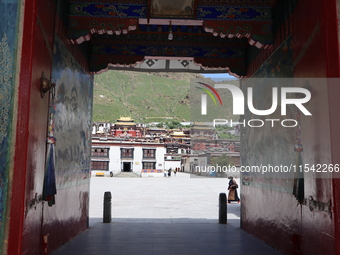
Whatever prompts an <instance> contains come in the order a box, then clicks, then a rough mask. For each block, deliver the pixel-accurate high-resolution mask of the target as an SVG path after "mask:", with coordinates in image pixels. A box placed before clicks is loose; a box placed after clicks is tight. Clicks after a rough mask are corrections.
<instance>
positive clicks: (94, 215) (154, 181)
mask: <svg viewBox="0 0 340 255" xmlns="http://www.w3.org/2000/svg"><path fill="white" fill-rule="evenodd" d="M227 183H228V180H227V179H222V178H204V177H192V176H190V175H188V174H184V173H177V176H172V177H171V178H168V177H163V178H110V177H92V178H91V195H90V228H89V229H88V230H86V231H84V232H83V233H81V234H80V235H78V236H77V237H75V238H74V239H72V240H71V241H70V242H68V243H67V244H65V245H64V246H63V247H61V248H60V249H59V250H57V251H56V252H55V253H53V255H68V254H72V255H73V254H82V255H95V254H105V255H106V254H138V255H140V254H160V255H163V254H176V255H177V254H186V255H191V254H195V255H200V254H226V253H228V254H229V252H230V254H233V253H234V254H238V255H243V254H252V255H257V254H259V255H260V254H261V255H263V254H280V253H279V252H277V251H276V250H274V249H273V248H271V247H269V246H267V245H266V244H264V243H262V242H260V241H258V240H257V239H256V238H254V237H252V236H250V235H248V234H247V233H245V232H244V231H243V230H241V229H240V228H239V223H240V222H239V216H240V205H239V204H228V224H227V225H223V224H218V196H219V193H221V192H227V190H226V187H227ZM105 191H110V192H111V194H112V223H102V220H103V218H102V217H103V195H104V192H105ZM239 191H240V189H239Z"/></svg>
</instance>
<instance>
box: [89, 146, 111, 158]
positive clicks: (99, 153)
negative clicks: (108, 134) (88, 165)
mask: <svg viewBox="0 0 340 255" xmlns="http://www.w3.org/2000/svg"><path fill="white" fill-rule="evenodd" d="M92 157H109V149H108V148H92Z"/></svg>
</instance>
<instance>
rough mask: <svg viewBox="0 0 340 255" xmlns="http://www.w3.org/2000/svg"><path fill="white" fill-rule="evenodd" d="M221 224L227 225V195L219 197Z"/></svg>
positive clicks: (223, 194) (219, 220)
mask: <svg viewBox="0 0 340 255" xmlns="http://www.w3.org/2000/svg"><path fill="white" fill-rule="evenodd" d="M218 222H219V223H220V224H227V196H226V194H225V193H220V196H219V216H218Z"/></svg>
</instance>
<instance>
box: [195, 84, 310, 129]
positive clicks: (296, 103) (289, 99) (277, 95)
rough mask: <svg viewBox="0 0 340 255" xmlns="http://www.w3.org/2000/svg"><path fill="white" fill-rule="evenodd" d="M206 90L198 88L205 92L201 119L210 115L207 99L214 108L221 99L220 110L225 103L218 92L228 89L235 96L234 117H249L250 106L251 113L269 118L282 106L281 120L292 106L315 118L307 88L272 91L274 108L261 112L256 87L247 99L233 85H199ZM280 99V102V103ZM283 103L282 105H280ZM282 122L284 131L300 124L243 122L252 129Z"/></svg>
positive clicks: (220, 121) (219, 122) (290, 121)
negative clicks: (265, 124) (310, 107)
mask: <svg viewBox="0 0 340 255" xmlns="http://www.w3.org/2000/svg"><path fill="white" fill-rule="evenodd" d="M197 83H199V84H201V85H203V86H205V87H204V88H202V87H196V88H198V89H200V90H202V91H203V92H204V93H203V94H202V95H201V115H207V114H208V105H207V95H209V97H210V98H211V99H212V101H213V102H214V105H217V100H216V98H217V99H218V101H219V103H220V106H222V105H223V104H222V99H221V96H220V94H219V93H218V92H217V91H216V89H227V90H228V91H229V92H230V93H231V97H232V113H233V115H235V116H237V115H240V116H242V115H245V105H247V107H248V110H249V112H250V113H252V114H253V115H255V116H269V115H271V114H273V113H274V112H275V111H276V110H277V108H278V106H279V104H280V107H279V108H280V114H281V116H287V108H288V107H289V106H290V105H291V106H292V107H296V109H298V110H299V111H301V112H302V113H303V114H304V115H305V116H312V114H311V113H310V112H309V111H308V110H307V108H306V107H305V106H304V104H306V103H308V102H309V100H310V99H311V93H310V91H309V90H308V89H306V88H301V87H269V88H268V91H269V92H268V93H270V94H271V105H270V107H269V108H267V109H257V108H256V107H255V104H254V99H253V98H254V91H253V87H248V88H247V90H246V92H247V94H246V95H244V93H243V91H242V90H241V89H240V88H239V87H238V86H236V85H231V84H215V85H214V86H211V85H208V84H205V83H202V82H197ZM279 99H280V100H279ZM279 102H280V103H279ZM277 121H280V122H281V125H282V126H283V127H296V126H297V125H298V122H297V121H296V120H294V119H283V120H280V119H263V118H261V119H251V120H248V121H246V120H243V123H240V124H241V125H242V124H243V125H244V126H245V125H246V124H248V126H250V127H262V126H263V125H264V123H265V122H268V123H271V126H272V127H273V126H274V123H275V122H277ZM228 122H229V123H230V122H231V124H232V120H230V121H228V120H226V119H213V124H214V126H215V125H223V124H227V123H228Z"/></svg>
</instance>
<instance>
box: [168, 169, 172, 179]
mask: <svg viewBox="0 0 340 255" xmlns="http://www.w3.org/2000/svg"><path fill="white" fill-rule="evenodd" d="M168 176H169V177H171V167H170V168H169V171H168Z"/></svg>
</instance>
